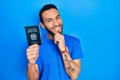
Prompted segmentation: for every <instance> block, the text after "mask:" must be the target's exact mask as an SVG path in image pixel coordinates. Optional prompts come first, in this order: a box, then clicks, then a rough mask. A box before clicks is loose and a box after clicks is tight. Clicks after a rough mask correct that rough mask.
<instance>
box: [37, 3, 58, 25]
mask: <svg viewBox="0 0 120 80" xmlns="http://www.w3.org/2000/svg"><path fill="white" fill-rule="evenodd" d="M52 8H53V9H56V10H58V9H57V7H56V6H55V5H54V4H47V5H44V6H43V7H42V9H41V10H40V12H39V18H40V22H42V23H43V18H42V13H43V12H44V11H46V10H50V9H52Z"/></svg>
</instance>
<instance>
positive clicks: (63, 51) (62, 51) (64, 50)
mask: <svg viewBox="0 0 120 80" xmlns="http://www.w3.org/2000/svg"><path fill="white" fill-rule="evenodd" d="M60 52H61V53H62V54H64V53H68V50H67V47H65V48H64V49H63V50H61V51H60Z"/></svg>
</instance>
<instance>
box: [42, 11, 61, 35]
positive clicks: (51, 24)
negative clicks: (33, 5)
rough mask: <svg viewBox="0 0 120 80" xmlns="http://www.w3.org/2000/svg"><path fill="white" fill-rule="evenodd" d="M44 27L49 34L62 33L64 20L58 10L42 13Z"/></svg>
mask: <svg viewBox="0 0 120 80" xmlns="http://www.w3.org/2000/svg"><path fill="white" fill-rule="evenodd" d="M42 18H43V23H42V25H43V27H45V28H46V30H47V31H48V32H49V34H51V35H54V34H55V33H62V20H61V18H60V15H59V13H58V11H57V10H56V9H50V10H46V11H44V12H43V13H42Z"/></svg>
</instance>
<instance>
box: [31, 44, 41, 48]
mask: <svg viewBox="0 0 120 80" xmlns="http://www.w3.org/2000/svg"><path fill="white" fill-rule="evenodd" d="M29 48H39V46H38V44H33V45H31V46H29Z"/></svg>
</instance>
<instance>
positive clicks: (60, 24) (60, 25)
mask: <svg viewBox="0 0 120 80" xmlns="http://www.w3.org/2000/svg"><path fill="white" fill-rule="evenodd" d="M61 26H62V25H61V24H59V25H56V26H54V27H52V29H54V28H56V27H61Z"/></svg>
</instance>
